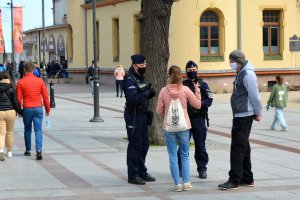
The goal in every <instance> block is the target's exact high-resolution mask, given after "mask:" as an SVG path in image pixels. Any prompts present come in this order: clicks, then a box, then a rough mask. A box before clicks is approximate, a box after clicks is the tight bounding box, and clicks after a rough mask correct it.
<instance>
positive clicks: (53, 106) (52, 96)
mask: <svg viewBox="0 0 300 200" xmlns="http://www.w3.org/2000/svg"><path fill="white" fill-rule="evenodd" d="M49 85H50V108H55V100H54V83H53V82H52V81H51V82H50V83H49Z"/></svg>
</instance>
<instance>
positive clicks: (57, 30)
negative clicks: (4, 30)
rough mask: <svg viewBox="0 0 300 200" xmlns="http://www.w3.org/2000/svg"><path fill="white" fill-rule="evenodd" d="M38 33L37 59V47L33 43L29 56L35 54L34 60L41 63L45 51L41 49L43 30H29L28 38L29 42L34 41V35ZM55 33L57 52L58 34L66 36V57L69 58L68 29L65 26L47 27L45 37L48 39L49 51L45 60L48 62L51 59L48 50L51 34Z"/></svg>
mask: <svg viewBox="0 0 300 200" xmlns="http://www.w3.org/2000/svg"><path fill="white" fill-rule="evenodd" d="M34 34H37V60H35V58H34V54H35V49H34V44H33V45H32V47H31V48H30V51H31V52H28V53H29V56H33V59H34V60H32V61H34V62H37V63H40V62H42V61H43V52H42V49H41V41H42V36H43V31H42V30H33V31H32V32H28V33H26V40H27V41H28V42H32V43H33V35H34ZM50 35H53V37H54V39H55V51H56V54H57V40H58V36H59V35H62V36H63V38H64V43H65V58H66V59H68V57H67V49H66V47H67V30H66V28H65V27H56V28H52V29H46V30H45V37H46V40H47V43H46V44H47V51H46V52H45V62H46V64H47V63H48V61H49V51H48V46H49V36H50ZM57 60H59V57H57Z"/></svg>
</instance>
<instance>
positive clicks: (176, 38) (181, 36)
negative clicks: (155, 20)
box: [169, 0, 237, 70]
mask: <svg viewBox="0 0 300 200" xmlns="http://www.w3.org/2000/svg"><path fill="white" fill-rule="evenodd" d="M227 1H228V3H224V0H215V1H208V0H207V1H196V0H191V1H179V2H177V3H176V2H175V3H174V4H173V8H172V15H171V21H170V33H169V35H170V37H169V44H170V59H169V64H170V65H172V64H177V65H179V66H181V67H182V68H183V69H184V68H185V64H186V63H187V61H188V60H193V61H194V62H196V63H197V64H198V66H199V67H200V69H201V70H221V69H228V64H227V63H229V61H228V54H229V53H230V51H231V50H234V49H236V48H237V31H236V28H237V14H236V12H235V11H236V9H237V7H236V4H235V2H236V0H227ZM207 9H212V10H214V11H219V12H222V14H223V15H224V17H225V19H224V21H223V22H221V25H222V26H224V27H225V28H224V29H225V34H224V39H223V40H224V45H225V46H224V51H222V52H221V54H222V55H224V59H225V61H221V62H201V63H200V17H201V15H202V13H203V12H204V11H206V10H207Z"/></svg>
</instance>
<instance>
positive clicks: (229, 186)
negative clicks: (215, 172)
mask: <svg viewBox="0 0 300 200" xmlns="http://www.w3.org/2000/svg"><path fill="white" fill-rule="evenodd" d="M218 188H219V189H220V190H238V189H239V184H234V183H232V182H231V181H227V182H225V183H223V184H219V185H218Z"/></svg>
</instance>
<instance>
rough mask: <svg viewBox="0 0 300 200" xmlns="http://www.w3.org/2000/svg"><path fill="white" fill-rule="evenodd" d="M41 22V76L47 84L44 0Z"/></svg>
mask: <svg viewBox="0 0 300 200" xmlns="http://www.w3.org/2000/svg"><path fill="white" fill-rule="evenodd" d="M42 24H43V34H42V44H43V71H42V78H43V81H44V83H45V84H46V85H47V82H48V81H47V74H46V65H45V51H46V47H45V4H44V0H42Z"/></svg>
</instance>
